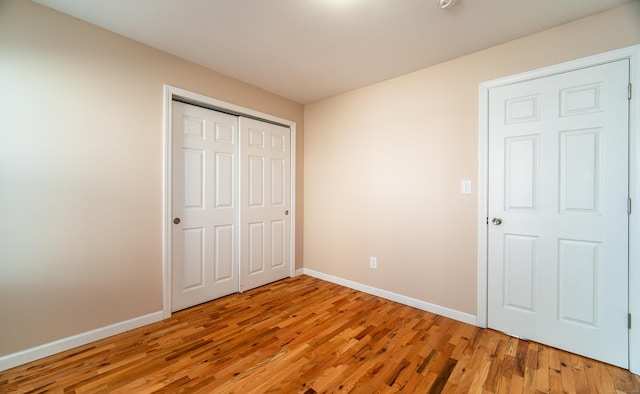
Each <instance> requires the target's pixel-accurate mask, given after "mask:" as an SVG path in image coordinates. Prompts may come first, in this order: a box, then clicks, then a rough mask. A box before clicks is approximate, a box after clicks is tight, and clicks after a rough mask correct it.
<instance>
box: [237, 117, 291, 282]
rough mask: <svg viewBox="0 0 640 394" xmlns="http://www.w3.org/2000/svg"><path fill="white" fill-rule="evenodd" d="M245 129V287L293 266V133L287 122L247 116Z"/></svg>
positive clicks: (282, 275) (282, 274)
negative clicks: (290, 212) (291, 201)
mask: <svg viewBox="0 0 640 394" xmlns="http://www.w3.org/2000/svg"><path fill="white" fill-rule="evenodd" d="M240 133H241V140H242V142H241V152H240V157H241V159H240V161H241V168H242V169H241V179H242V182H241V187H240V195H241V204H242V205H241V206H242V218H241V227H242V230H241V231H242V234H243V237H242V241H241V247H240V253H241V264H240V287H241V290H242V291H244V290H248V289H251V288H254V287H258V286H261V285H264V284H267V283H270V282H273V281H276V280H279V279H282V278H286V277H288V276H289V275H290V272H291V246H290V245H291V241H290V238H291V221H290V216H289V215H288V210H289V209H290V199H291V157H290V155H291V152H290V149H291V147H290V145H291V135H290V130H289V128H287V127H283V126H278V125H274V124H270V123H266V122H262V121H258V120H254V119H248V118H243V117H241V118H240Z"/></svg>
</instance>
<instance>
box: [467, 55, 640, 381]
mask: <svg viewBox="0 0 640 394" xmlns="http://www.w3.org/2000/svg"><path fill="white" fill-rule="evenodd" d="M623 59H629V62H630V82H631V84H632V85H635V86H636V87H635V88H634V89H633V90H634V91H633V94H632V98H631V101H630V102H629V197H630V198H631V200H632V202H633V209H632V212H631V215H630V216H629V283H628V286H629V313H630V314H631V315H632V316H633V317H634V319H633V324H632V327H631V329H630V330H629V370H630V371H631V372H633V373H635V374H640V162H639V159H640V100H639V99H638V97H639V96H640V90H639V88H638V87H640V82H639V81H640V45H634V46H630V47H626V48H622V49H618V50H614V51H610V52H605V53H602V54H598V55H594V56H589V57H586V58H582V59H578V60H574V61H570V62H566V63H561V64H557V65H553V66H550V67H545V68H541V69H537V70H532V71H528V72H525V73H521V74H517V75H512V76H508V77H505V78H500V79H495V80H492V81H487V82H483V83H481V84H480V87H479V112H478V122H479V124H478V250H477V262H478V282H477V291H478V292H477V312H476V325H477V326H479V327H487V323H488V313H487V311H488V299H487V297H488V276H487V275H488V201H489V196H488V182H489V174H488V155H489V144H488V137H489V128H488V120H489V91H490V89H493V88H497V87H500V86H504V85H509V84H514V83H518V82H524V81H528V80H532V79H538V78H543V77H547V76H551V75H555V74H560V73H565V72H569V71H574V70H578V69H582V68H586V67H590V66H595V65H598V64H603V63H609V62H613V61H617V60H623ZM634 241H635V242H634ZM634 300H635V302H633V301H634Z"/></svg>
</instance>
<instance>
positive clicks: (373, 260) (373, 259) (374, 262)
mask: <svg viewBox="0 0 640 394" xmlns="http://www.w3.org/2000/svg"><path fill="white" fill-rule="evenodd" d="M369 267H371V268H378V258H377V257H373V256H372V257H369Z"/></svg>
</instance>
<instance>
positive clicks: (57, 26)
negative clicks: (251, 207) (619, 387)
mask: <svg viewBox="0 0 640 394" xmlns="http://www.w3.org/2000/svg"><path fill="white" fill-rule="evenodd" d="M163 84H170V85H173V86H176V87H180V88H183V89H187V90H191V91H194V92H197V93H200V94H204V95H207V96H211V97H214V98H217V99H220V100H223V101H227V102H231V103H234V104H238V105H241V106H244V107H248V108H251V109H254V110H257V111H261V112H265V113H269V114H272V115H275V116H279V117H281V118H285V119H289V120H292V121H294V122H296V123H297V138H298V146H297V158H298V167H297V171H298V173H297V174H298V178H297V182H298V185H299V187H298V190H297V195H296V196H297V200H298V206H297V209H298V221H297V226H298V234H297V235H298V239H297V242H296V247H297V252H298V254H297V256H296V262H297V264H298V266H301V262H302V242H301V241H302V230H303V226H302V223H303V222H302V202H303V194H302V190H303V189H302V186H303V180H302V176H303V172H304V170H303V166H302V163H303V140H304V139H303V107H302V105H300V104H297V103H294V102H291V101H289V100H286V99H284V98H281V97H278V96H275V95H273V94H270V93H268V92H265V91H262V90H260V89H257V88H255V87H252V86H250V85H247V84H245V83H242V82H240V81H237V80H234V79H232V78H228V77H225V76H223V75H220V74H218V73H215V72H212V71H210V70H207V69H204V68H202V67H199V66H196V65H194V64H191V63H188V62H185V61H183V60H180V59H178V58H176V57H173V56H170V55H167V54H165V53H162V52H160V51H157V50H155V49H152V48H150V47H147V46H144V45H141V44H139V43H136V42H134V41H131V40H128V39H125V38H123V37H120V36H118V35H115V34H112V33H110V32H107V31H105V30H102V29H100V28H97V27H94V26H91V25H88V24H86V23H84V22H81V21H79V20H76V19H74V18H71V17H68V16H65V15H63V14H60V13H57V12H55V11H52V10H50V9H47V8H44V7H41V6H39V5H36V4H34V3H32V2H30V1H26V0H0V113H1V115H0V207H1V208H0V212H1V213H2V214H1V215H0V216H1V218H2V219H1V222H0V357H1V356H3V355H7V354H11V353H14V352H17V351H20V350H24V349H27V348H31V347H34V346H37V345H41V344H44V343H47V342H50V341H53V340H57V339H61V338H65V337H68V336H71V335H74V334H78V333H82V332H85V331H88V330H92V329H96V328H99V327H103V326H106V325H110V324H113V323H117V322H121V321H125V320H128V319H131V318H135V317H138V316H141V315H145V314H149V313H153V312H157V311H160V310H161V309H162V168H163V167H162V166H163V164H162V138H163V131H162V126H163V125H162V120H163V115H162V105H163V97H162V95H163Z"/></svg>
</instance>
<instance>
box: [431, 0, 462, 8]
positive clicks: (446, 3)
mask: <svg viewBox="0 0 640 394" xmlns="http://www.w3.org/2000/svg"><path fill="white" fill-rule="evenodd" d="M456 1H458V0H436V3H438V5H439V6H440V8H442V9H445V8H451V7H453V6H454V5H455V4H456Z"/></svg>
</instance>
